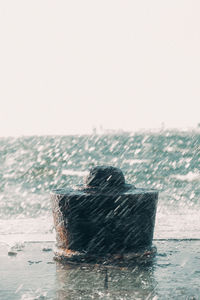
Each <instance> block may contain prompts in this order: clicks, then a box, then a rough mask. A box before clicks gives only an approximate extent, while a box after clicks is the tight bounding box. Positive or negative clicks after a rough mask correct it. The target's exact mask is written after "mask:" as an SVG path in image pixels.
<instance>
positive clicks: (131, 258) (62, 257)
mask: <svg viewBox="0 0 200 300" xmlns="http://www.w3.org/2000/svg"><path fill="white" fill-rule="evenodd" d="M156 253H157V248H156V247H155V246H152V247H150V248H149V249H146V250H144V251H141V252H129V253H124V254H121V253H120V254H107V255H105V256H96V255H91V254H87V253H84V252H78V251H71V250H65V249H57V250H56V251H55V257H54V260H55V261H58V262H60V263H62V264H73V265H82V264H94V265H104V266H119V267H130V266H133V265H138V264H148V263H150V262H152V259H153V258H154V257H155V255H156Z"/></svg>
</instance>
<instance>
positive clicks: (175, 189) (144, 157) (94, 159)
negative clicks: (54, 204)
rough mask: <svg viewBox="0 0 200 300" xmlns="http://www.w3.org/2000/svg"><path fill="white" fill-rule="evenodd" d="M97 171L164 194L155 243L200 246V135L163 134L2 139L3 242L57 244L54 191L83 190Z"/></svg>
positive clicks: (0, 193)
mask: <svg viewBox="0 0 200 300" xmlns="http://www.w3.org/2000/svg"><path fill="white" fill-rule="evenodd" d="M96 165H112V166H115V167H118V168H121V170H122V171H123V173H124V176H125V179H126V182H127V183H131V184H134V185H135V186H136V187H138V188H140V187H144V188H155V189H158V190H159V202H158V208H157V216H156V225H155V233H154V243H157V244H159V243H160V244H159V245H161V248H162V242H163V241H168V242H169V243H170V241H185V243H186V242H187V241H188V240H191V241H195V240H196V241H198V240H200V201H199V200H200V132H199V131H186V132H178V131H162V132H154V133H153V132H141V133H134V134H129V133H123V134H107V135H106V134H105V135H103V134H102V135H82V136H30V137H18V138H12V137H8V138H0V242H1V243H5V244H7V245H9V246H10V247H12V246H13V245H16V244H19V243H21V244H23V243H24V242H43V243H44V242H53V243H54V241H55V232H54V228H53V218H52V212H51V202H50V196H49V195H50V191H51V190H52V189H54V188H61V187H65V186H69V185H70V186H75V185H77V184H82V183H83V182H84V177H85V175H86V174H87V172H88V170H89V169H90V168H91V167H93V166H96ZM174 245H176V246H174V247H175V248H176V247H177V244H174ZM161 252H162V254H163V255H165V252H167V251H166V249H165V250H162V251H161ZM158 255H159V249H158ZM199 259H200V258H199ZM198 262H199V264H200V260H199V261H198ZM118 275H119V274H118ZM118 275H116V278H117V276H118ZM199 284H200V282H199ZM141 291H142V288H141ZM191 294H192V293H191ZM193 294H194V293H193ZM106 295H107V296H106V297H108V294H106ZM183 295H184V292H183ZM185 295H186V294H185ZM195 295H196V294H195ZM104 296H105V295H104ZM99 297H100V296H99ZM141 297H142V296H141ZM154 297H157V296H156V295H154ZM108 298H109V297H108ZM108 298H105V299H108ZM13 299H14V298H13ZM45 299H46V298H45ZM60 299H61V298H60ZM62 299H65V298H62ZM66 299H68V298H66ZM77 299H78V298H77ZM109 299H112V297H110V298H109ZM113 299H114V298H113ZM119 299H120V298H119ZM121 299H129V298H126V297H125V296H124V298H123V297H122V298H121ZM135 299H136V298H135ZM138 299H140V298H138ZM141 299H143V298H141ZM145 299H146V298H145ZM149 299H151V298H149ZM152 299H153V296H152ZM155 299H158V298H155ZM163 299H164V298H163ZM188 299H189V298H188ZM194 299H196V298H194Z"/></svg>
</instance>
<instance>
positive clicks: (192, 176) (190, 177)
mask: <svg viewBox="0 0 200 300" xmlns="http://www.w3.org/2000/svg"><path fill="white" fill-rule="evenodd" d="M170 178H175V179H177V180H181V181H189V182H191V181H199V180H200V173H197V172H196V173H195V172H188V173H187V174H185V175H181V174H178V175H171V176H170Z"/></svg>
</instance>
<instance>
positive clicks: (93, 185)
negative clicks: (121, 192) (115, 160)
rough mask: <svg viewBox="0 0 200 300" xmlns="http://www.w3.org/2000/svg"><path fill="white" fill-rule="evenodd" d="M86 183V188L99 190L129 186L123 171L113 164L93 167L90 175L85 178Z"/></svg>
mask: <svg viewBox="0 0 200 300" xmlns="http://www.w3.org/2000/svg"><path fill="white" fill-rule="evenodd" d="M85 184H86V188H88V189H97V190H110V189H114V190H115V189H124V188H127V187H128V186H129V185H127V184H125V178H124V175H123V173H122V171H121V170H120V169H118V168H115V167H111V166H98V167H94V168H92V169H91V170H90V172H89V175H88V176H87V177H86V178H85ZM129 188H130V186H129Z"/></svg>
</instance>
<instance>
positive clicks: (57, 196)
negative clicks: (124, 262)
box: [51, 166, 158, 261]
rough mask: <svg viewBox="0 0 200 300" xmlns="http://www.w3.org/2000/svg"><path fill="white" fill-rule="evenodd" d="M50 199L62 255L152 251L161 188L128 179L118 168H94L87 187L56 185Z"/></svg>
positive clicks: (120, 254) (85, 255) (95, 255)
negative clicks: (144, 185)
mask: <svg viewBox="0 0 200 300" xmlns="http://www.w3.org/2000/svg"><path fill="white" fill-rule="evenodd" d="M51 199H52V204H53V217H54V225H55V230H56V240H57V247H58V251H57V252H56V257H57V258H58V259H60V260H61V258H65V259H66V260H67V259H69V260H70V259H72V258H75V260H77V258H80V261H82V260H83V259H86V258H87V259H88V258H90V259H91V257H92V258H93V260H94V258H97V257H98V258H99V257H104V258H105V257H106V256H107V257H108V256H109V257H125V256H128V255H130V253H132V254H133V257H134V255H135V254H136V253H140V254H141V253H149V251H151V249H152V239H153V232H154V225H155V215H156V207H157V200H158V191H156V190H154V189H138V188H135V187H134V186H133V185H130V184H126V183H125V179H124V175H123V173H122V171H121V170H120V169H118V168H114V167H110V166H99V167H95V168H93V169H91V170H90V173H89V175H88V176H87V178H86V182H85V186H83V187H81V188H77V189H57V190H53V191H52V193H51ZM87 259H86V260H87ZM90 259H89V261H90Z"/></svg>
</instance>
